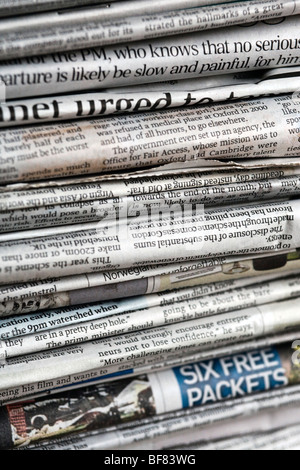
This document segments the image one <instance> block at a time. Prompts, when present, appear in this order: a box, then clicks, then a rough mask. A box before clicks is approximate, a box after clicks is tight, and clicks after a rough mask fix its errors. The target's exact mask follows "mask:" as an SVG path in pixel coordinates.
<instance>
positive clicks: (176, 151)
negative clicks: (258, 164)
mask: <svg viewBox="0 0 300 470" xmlns="http://www.w3.org/2000/svg"><path fill="white" fill-rule="evenodd" d="M166 105H167V98H165V99H164V100H163V101H161V102H160V103H157V106H156V108H157V109H161V108H164V106H166ZM299 107H300V103H299V99H296V98H294V97H293V96H292V95H283V96H279V97H275V98H262V99H255V100H246V101H238V102H233V103H230V104H229V103H226V104H224V105H223V104H216V105H210V106H204V107H202V106H200V107H199V106H196V107H187V108H181V109H176V110H172V109H170V110H163V109H162V110H161V111H156V112H148V113H141V114H133V115H132V116H130V118H128V116H116V117H107V118H102V119H94V120H93V119H85V120H81V121H71V122H67V123H52V124H45V125H43V126H38V127H29V126H28V127H26V126H24V127H19V128H17V129H13V128H9V129H3V130H1V131H0V140H1V143H2V146H3V147H2V148H3V152H2V154H1V157H0V175H1V181H2V183H8V182H11V183H12V182H17V181H33V180H40V179H53V178H62V177H69V176H74V175H86V174H91V173H99V172H100V173H101V172H109V171H114V172H116V171H120V170H123V171H124V170H128V169H135V170H136V169H142V168H144V167H149V166H152V167H153V166H157V165H158V166H162V165H165V164H168V163H178V162H180V165H181V167H182V168H184V163H185V162H187V163H188V164H193V165H194V166H197V164H199V165H201V164H202V165H203V167H205V163H207V162H209V161H210V160H220V159H221V160H229V159H235V158H238V159H249V158H270V159H271V158H276V157H277V158H279V157H293V156H298V154H299V148H300V145H299V141H298V133H299V132H298V131H299V116H298V114H299ZM270 116H272V120H270ZM287 163H288V160H287ZM269 165H270V166H271V165H272V163H271V161H270V162H269ZM203 169H204V168H203Z"/></svg>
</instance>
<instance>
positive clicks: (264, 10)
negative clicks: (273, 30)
mask: <svg viewBox="0 0 300 470" xmlns="http://www.w3.org/2000/svg"><path fill="white" fill-rule="evenodd" d="M134 3H135V6H136V5H138V2H134ZM115 6H116V7H119V5H118V4H116V5H115ZM106 10H107V9H106ZM106 10H104V15H105V11H106ZM109 11H110V10H109ZM299 13H300V6H299V5H298V4H297V2H296V1H295V0H283V1H282V0H252V1H246V2H245V1H242V2H238V3H226V4H223V5H222V4H221V5H213V6H207V7H200V8H194V9H191V8H189V9H184V10H174V9H173V8H172V7H171V11H169V12H167V13H162V14H156V15H153V13H152V14H151V15H143V16H134V17H125V18H122V19H120V20H117V21H116V20H115V19H114V20H109V19H105V18H103V16H102V15H103V9H101V8H100V9H99V8H97V9H93V10H90V11H89V16H86V14H85V11H82V9H81V10H79V12H78V16H79V18H76V17H75V16H74V12H72V15H71V19H69V18H68V14H67V12H65V13H64V15H63V18H64V22H63V23H61V21H60V17H57V15H55V14H52V15H51V20H50V22H48V23H47V25H46V28H45V27H44V26H43V27H42V28H41V25H40V23H38V22H37V21H36V20H35V18H33V19H32V18H29V19H28V18H27V23H25V21H24V27H22V29H20V26H19V24H20V19H17V20H10V22H9V28H10V29H8V30H7V28H6V27H5V26H6V25H5V24H4V33H3V34H2V37H1V41H0V52H1V60H4V59H11V58H12V59H14V58H16V57H24V56H31V55H34V54H40V51H41V49H42V50H43V54H46V53H57V52H59V51H63V52H65V51H68V50H74V49H77V48H78V45H79V44H80V48H84V47H88V48H90V47H94V46H105V45H110V44H118V43H122V42H124V43H125V42H127V43H128V42H133V41H139V40H146V39H151V38H157V37H167V36H172V35H175V34H178V35H179V34H186V33H192V32H198V31H208V30H211V29H215V28H221V27H230V26H233V25H237V24H247V23H252V22H255V21H256V22H257V21H266V20H269V19H272V20H273V19H274V18H276V20H277V21H278V19H280V18H284V17H287V16H292V15H297V14H299ZM127 15H128V13H127ZM69 16H70V14H69ZM38 20H39V21H40V20H41V24H43V18H42V19H41V18H40V17H39V18H38ZM14 24H16V25H18V28H19V29H16V27H14ZM2 28H3V26H2ZM0 30H1V24H0Z"/></svg>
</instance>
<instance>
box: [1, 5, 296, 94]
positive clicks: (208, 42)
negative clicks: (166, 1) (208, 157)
mask: <svg viewBox="0 0 300 470" xmlns="http://www.w3.org/2000/svg"><path fill="white" fill-rule="evenodd" d="M140 3H141V2H139V4H140ZM160 4H162V2H160ZM151 5H152V4H151ZM47 21H49V18H48V15H47ZM298 31H299V15H296V16H289V17H287V18H280V19H279V20H278V21H276V22H275V24H274V21H272V20H270V21H268V20H266V21H264V22H258V23H256V24H254V25H252V26H251V27H244V28H243V27H241V26H232V27H230V28H220V29H215V30H210V31H206V32H199V33H192V34H185V35H184V37H185V41H184V45H183V44H182V36H173V37H164V38H162V39H160V38H157V39H152V40H148V41H137V42H132V43H129V44H127V43H125V44H123V43H122V44H116V45H110V46H104V47H102V46H100V47H91V48H88V49H80V50H77V51H63V52H57V53H54V54H48V55H43V56H33V57H26V58H19V59H18V58H17V59H13V60H12V62H13V64H12V63H11V61H10V60H8V61H3V62H1V63H0V79H1V81H2V82H4V84H5V85H6V96H7V99H13V98H22V97H25V96H42V95H49V94H51V95H52V94H57V93H65V92H72V93H75V92H76V91H83V90H90V89H95V88H109V87H118V86H128V85H135V84H141V83H151V82H152V81H153V79H154V81H156V82H159V81H165V80H170V79H184V78H195V77H202V76H209V75H217V74H219V73H221V74H226V73H230V74H232V73H237V72H243V71H244V72H245V71H251V70H257V69H260V70H261V69H274V68H276V67H291V66H299V56H298V55H297V52H295V51H297V50H299V39H298ZM237 38H238V40H237ZM262 38H263V39H262Z"/></svg>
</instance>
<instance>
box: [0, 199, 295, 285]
mask: <svg viewBox="0 0 300 470" xmlns="http://www.w3.org/2000/svg"><path fill="white" fill-rule="evenodd" d="M180 209H182V207H181V206H180ZM299 209H300V201H299V200H298V199H295V200H291V201H285V202H278V203H276V202H270V203H265V204H246V205H233V206H232V207H228V206H227V207H226V206H224V207H220V208H217V209H207V210H205V211H203V207H202V206H201V207H200V210H199V211H198V213H195V212H194V207H193V208H190V207H188V208H186V207H185V211H184V213H183V211H182V210H181V212H178V213H176V212H175V211H174V209H173V208H171V211H170V213H169V216H168V215H167V213H164V214H163V215H164V217H162V218H161V217H157V216H156V215H155V214H154V213H152V214H151V217H150V218H149V214H148V213H147V214H146V215H144V214H140V213H138V214H137V216H136V217H135V218H132V221H131V219H130V218H128V220H126V219H123V218H121V219H120V220H117V222H116V223H113V222H112V223H110V221H107V224H105V223H104V222H105V220H104V221H103V222H101V223H100V222H98V223H95V225H94V227H93V228H90V229H89V230H80V227H79V230H78V231H76V232H71V233H64V234H61V235H57V236H49V237H39V238H34V239H25V240H17V241H11V242H2V243H1V244H0V259H1V268H0V285H1V284H2V285H7V284H13V283H22V282H27V281H37V280H42V279H49V278H53V277H65V276H70V275H77V274H86V273H92V272H105V271H108V270H118V269H123V268H130V267H139V266H145V265H155V264H164V265H167V264H170V263H171V264H172V263H180V262H188V261H193V262H195V261H197V260H201V259H205V258H216V257H222V256H231V255H234V256H236V255H247V256H249V257H250V256H251V255H252V256H254V255H260V254H265V255H269V254H274V252H276V254H283V253H282V252H287V251H294V250H296V249H297V248H298V247H299V246H300V239H299V236H300V235H299V230H298V220H299ZM194 214H195V215H194ZM118 215H119V214H118ZM174 248H180V252H179V253H177V250H176V252H174Z"/></svg>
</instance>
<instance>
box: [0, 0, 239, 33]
mask: <svg viewBox="0 0 300 470" xmlns="http://www.w3.org/2000/svg"><path fill="white" fill-rule="evenodd" d="M231 1H232V0H231ZM244 1H247V0H244ZM229 2H230V0H225V1H223V0H164V2H163V3H162V2H159V1H158V0H152V2H151V4H149V2H148V1H147V0H141V1H139V2H137V1H136V0H128V1H124V0H118V1H116V0H112V1H110V0H107V1H104V0H100V1H97V0H91V1H90V0H66V1H64V2H62V1H59V0H53V1H51V0H49V1H46V0H45V1H43V0H41V1H39V2H36V1H35V2H34V4H33V3H32V1H30V0H13V2H10V0H3V1H2V3H1V4H0V12H1V14H2V15H3V13H4V15H5V13H7V12H8V5H9V7H10V6H12V8H9V10H10V13H12V14H13V15H14V16H15V11H16V9H17V8H22V7H23V8H26V13H31V12H34V13H36V14H35V15H26V17H23V18H22V17H14V18H3V19H2V20H1V29H0V31H9V30H16V29H18V28H20V29H25V30H26V29H28V27H29V28H34V27H40V28H45V30H47V29H48V28H49V24H52V25H59V24H62V25H63V24H69V25H70V26H74V24H76V23H82V21H83V20H84V21H88V20H90V21H93V20H94V19H102V20H103V21H107V20H113V19H114V20H115V21H116V20H117V19H121V18H122V19H123V18H126V17H131V16H137V15H146V14H150V15H151V14H153V13H159V12H166V11H171V10H178V9H186V8H193V7H199V6H203V5H216V4H219V3H229ZM12 3H14V5H11V4H12ZM51 4H52V5H51ZM95 4H96V6H94V5H95ZM76 6H78V7H85V8H76ZM14 7H15V9H14ZM36 7H37V8H36ZM66 7H75V8H72V9H69V10H67V9H65V8H66ZM45 8H47V10H48V11H47V12H46V13H43V11H42V9H45ZM38 9H40V11H41V13H40V14H39V11H38ZM51 10H56V11H51ZM20 13H22V12H21V11H20ZM23 13H24V9H23ZM5 16H7V14H6V15H5ZM47 19H48V20H47Z"/></svg>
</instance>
